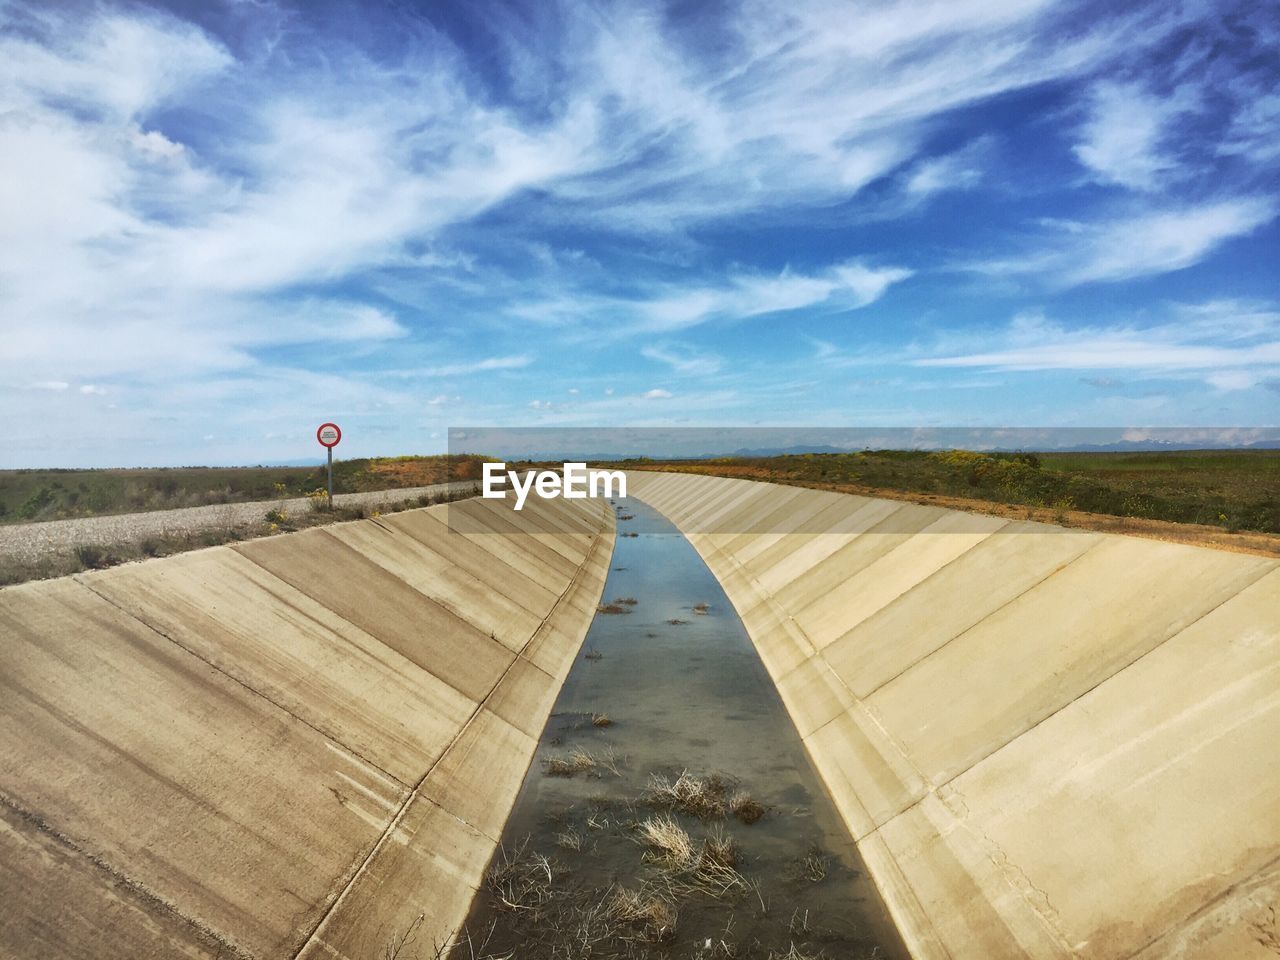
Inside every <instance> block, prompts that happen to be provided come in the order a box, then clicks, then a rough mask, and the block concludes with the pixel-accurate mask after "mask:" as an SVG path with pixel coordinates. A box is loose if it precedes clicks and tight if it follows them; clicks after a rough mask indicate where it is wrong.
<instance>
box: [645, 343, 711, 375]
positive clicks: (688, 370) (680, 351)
mask: <svg viewBox="0 0 1280 960" xmlns="http://www.w3.org/2000/svg"><path fill="white" fill-rule="evenodd" d="M640 354H641V356H644V357H647V358H649V359H650V360H656V361H657V362H658V363H665V364H666V365H667V366H669V367H670V368H671V369H672V370H674V371H675V372H676V373H683V374H688V375H691V376H708V375H710V374H713V373H716V372H718V371H719V370H720V367H721V365H722V363H723V361H722V360H721V359H720V357H717V356H714V355H712V354H707V353H699V352H698V351H696V350H694V349H692V348H690V347H688V346H686V345H683V344H671V343H669V344H662V345H659V346H652V347H642V348H641V350H640Z"/></svg>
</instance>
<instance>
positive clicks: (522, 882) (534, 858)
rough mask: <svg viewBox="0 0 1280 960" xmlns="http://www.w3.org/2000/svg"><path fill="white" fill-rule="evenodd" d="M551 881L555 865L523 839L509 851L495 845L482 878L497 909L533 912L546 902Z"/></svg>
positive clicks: (552, 880) (550, 890)
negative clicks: (496, 848)
mask: <svg viewBox="0 0 1280 960" xmlns="http://www.w3.org/2000/svg"><path fill="white" fill-rule="evenodd" d="M555 882H556V870H555V865H554V864H553V862H552V861H551V859H550V858H548V857H547V856H546V855H545V854H541V853H533V852H531V851H530V850H529V844H528V841H527V840H526V841H525V842H524V843H522V844H520V846H518V847H516V849H515V850H512V851H508V850H507V848H506V847H499V848H498V853H497V855H496V856H495V857H494V860H493V864H492V865H491V866H490V867H489V870H488V871H487V872H486V873H485V878H484V883H485V887H486V889H488V891H489V893H490V894H492V896H493V899H494V902H495V904H496V905H498V906H499V907H500V908H501V909H504V910H516V911H525V912H533V913H536V912H537V911H539V910H540V909H541V908H542V907H543V906H544V905H546V904H547V903H548V902H550V900H551V899H552V897H553V896H554V894H555Z"/></svg>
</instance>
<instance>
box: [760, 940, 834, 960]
mask: <svg viewBox="0 0 1280 960" xmlns="http://www.w3.org/2000/svg"><path fill="white" fill-rule="evenodd" d="M825 957H826V955H825V954H822V953H809V952H807V951H804V950H801V949H800V948H799V947H797V946H796V945H795V944H794V943H793V944H791V949H790V950H788V951H787V952H786V953H779V952H778V951H776V950H772V951H770V952H769V960H825Z"/></svg>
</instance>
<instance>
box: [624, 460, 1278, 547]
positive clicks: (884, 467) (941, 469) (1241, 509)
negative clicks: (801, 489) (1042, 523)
mask: <svg viewBox="0 0 1280 960" xmlns="http://www.w3.org/2000/svg"><path fill="white" fill-rule="evenodd" d="M625 465H626V466H628V467H631V468H641V469H660V470H673V471H682V472H687V473H706V474H713V475H718V476H730V477H745V478H750V479H755V480H771V481H774V482H780V483H802V484H806V485H813V486H829V487H834V488H840V489H848V490H851V491H856V492H866V493H877V492H898V493H909V494H932V495H939V496H944V497H954V498H960V499H966V500H974V501H982V502H988V503H993V504H1002V505H1011V506H1019V507H1026V508H1029V509H1031V510H1034V511H1040V512H1044V513H1046V514H1048V515H1049V516H1052V517H1058V518H1060V519H1065V518H1067V517H1068V516H1070V515H1071V514H1073V513H1075V512H1084V513H1091V514H1102V515H1106V516H1112V517H1123V518H1131V519H1135V520H1151V521H1165V522H1171V523H1181V524H1201V525H1205V526H1210V527H1217V528H1220V529H1223V530H1226V531H1258V532H1262V533H1280V450H1205V451H1178V452H1169V453H1147V452H1142V453H1038V454H1037V453H990V454H988V453H976V452H972V451H968V450H948V451H938V452H933V451H905V450H866V451H861V452H858V453H846V454H826V453H824V454H799V455H790V456H779V457H758V458H756V457H750V458H747V457H742V458H738V457H734V458H723V459H716V460H698V461H688V460H685V461H666V462H662V461H654V460H639V461H628V462H627V463H626V464H625Z"/></svg>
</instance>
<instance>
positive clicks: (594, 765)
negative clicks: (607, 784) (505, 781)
mask: <svg viewBox="0 0 1280 960" xmlns="http://www.w3.org/2000/svg"><path fill="white" fill-rule="evenodd" d="M542 763H543V767H544V769H545V771H546V773H547V775H548V776H551V777H572V776H573V775H574V774H576V773H584V772H590V773H594V774H596V775H597V776H599V775H600V773H601V772H605V773H611V774H613V776H615V777H620V776H622V771H621V770H619V769H618V764H619V759H618V757H617V755H616V754H615V753H614V752H613V751H612V750H606V751H604V752H603V753H592V752H591V751H590V750H583V749H582V748H581V747H574V748H573V749H572V750H570V751H569V753H568V755H567V756H564V757H547V758H546V759H545V760H543V761H542Z"/></svg>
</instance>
